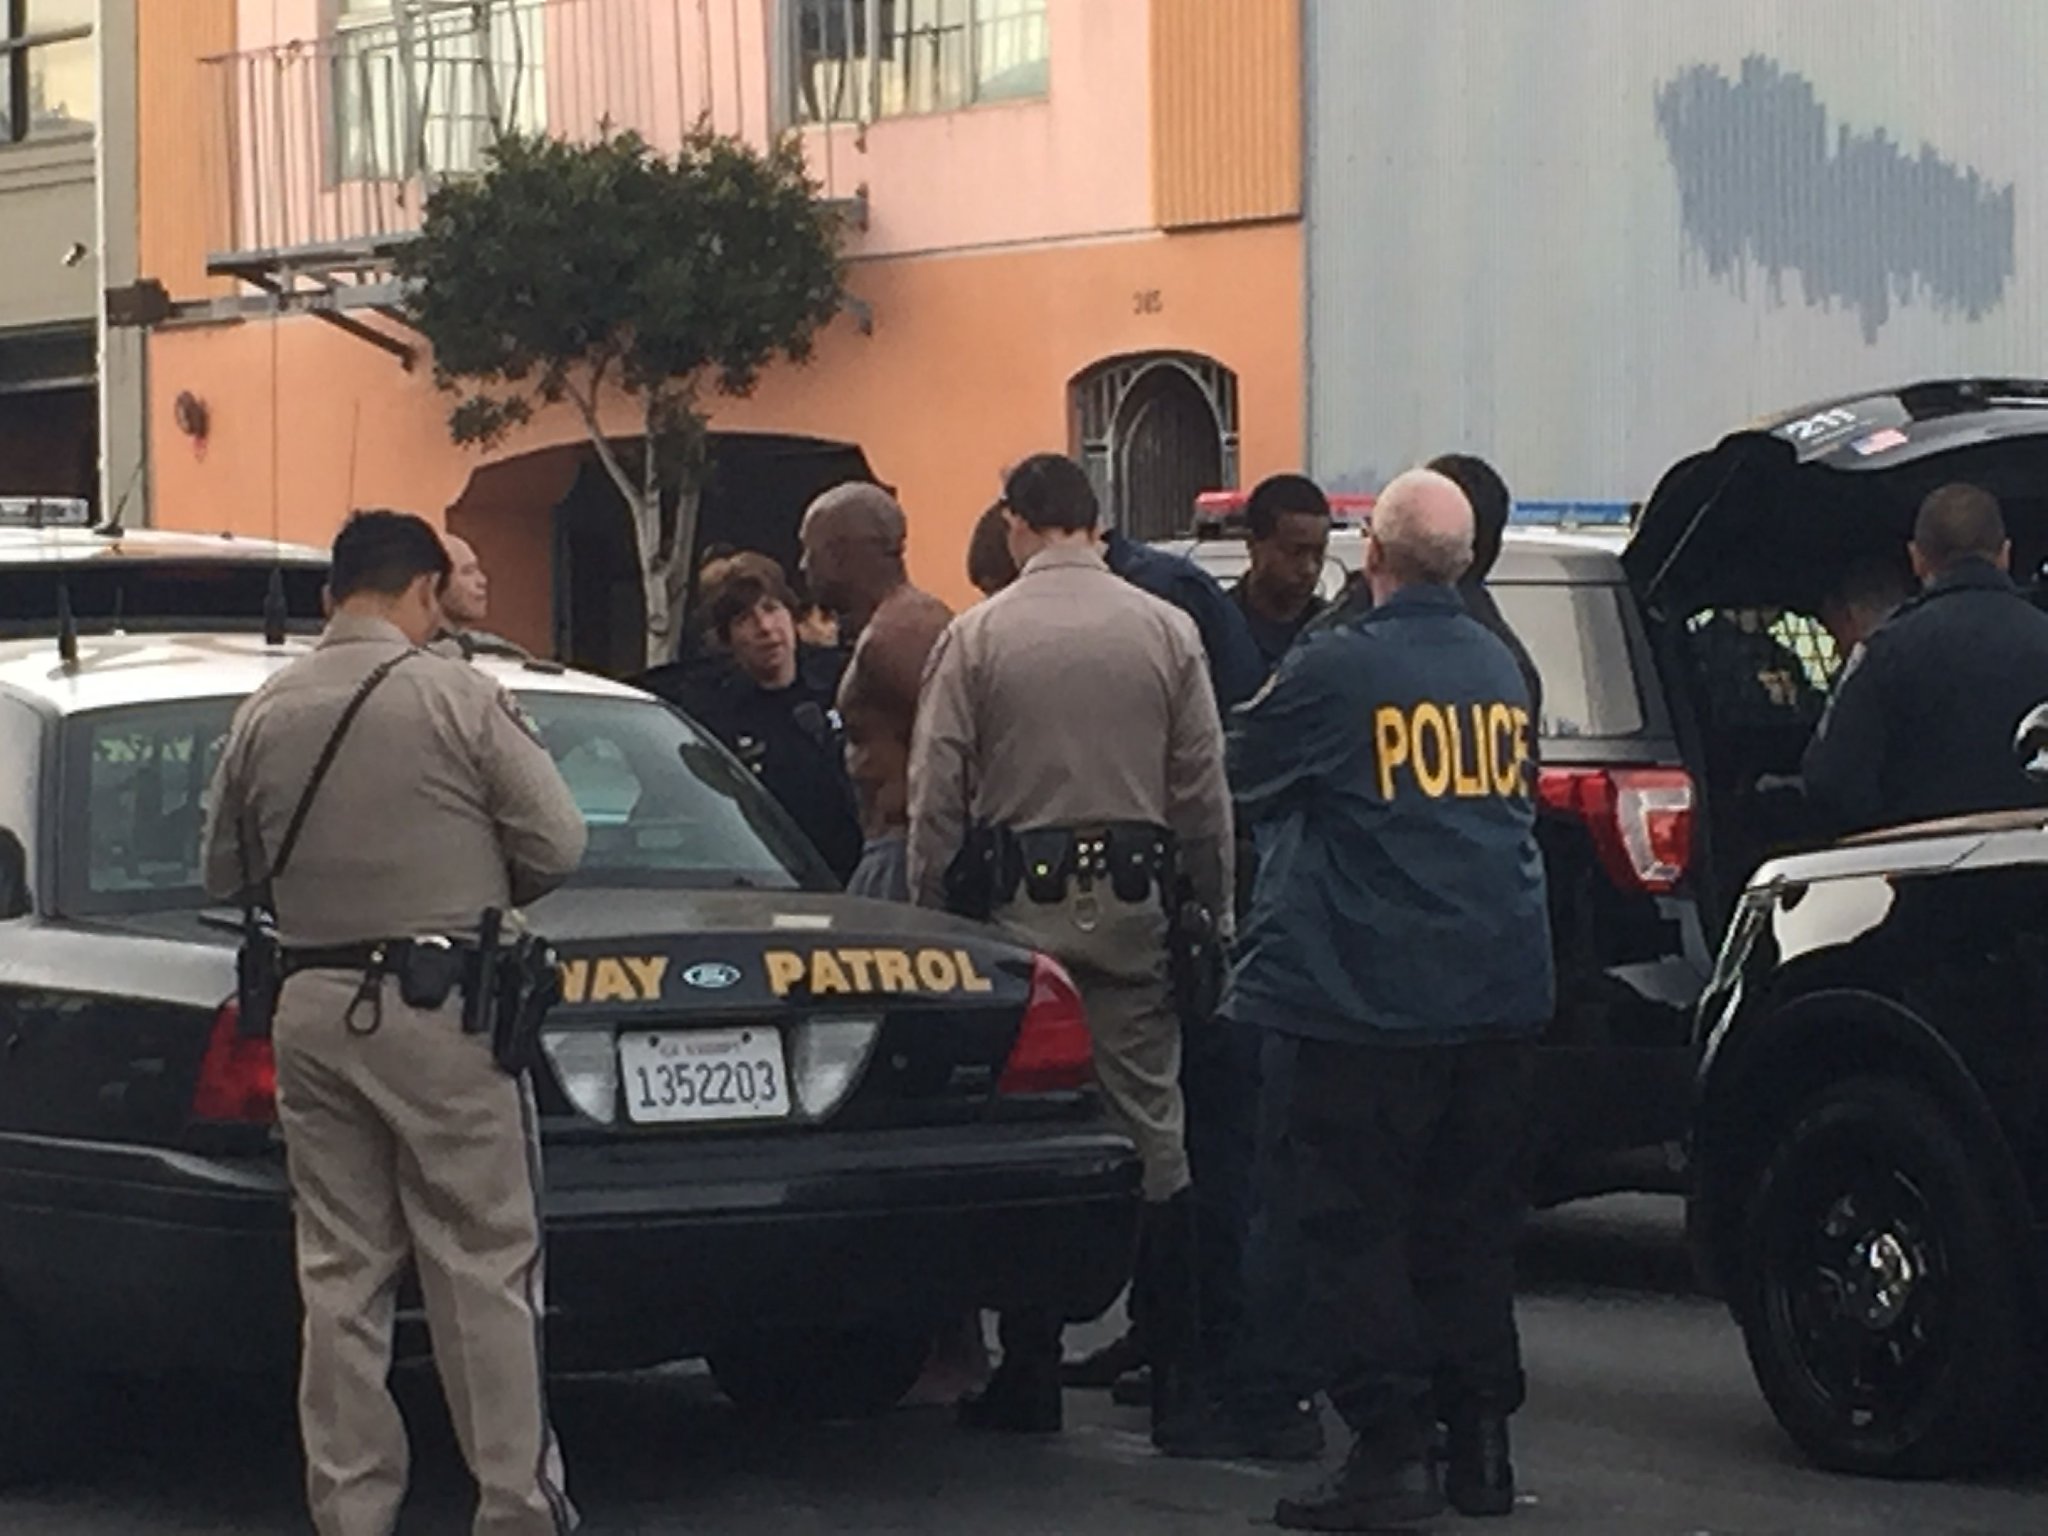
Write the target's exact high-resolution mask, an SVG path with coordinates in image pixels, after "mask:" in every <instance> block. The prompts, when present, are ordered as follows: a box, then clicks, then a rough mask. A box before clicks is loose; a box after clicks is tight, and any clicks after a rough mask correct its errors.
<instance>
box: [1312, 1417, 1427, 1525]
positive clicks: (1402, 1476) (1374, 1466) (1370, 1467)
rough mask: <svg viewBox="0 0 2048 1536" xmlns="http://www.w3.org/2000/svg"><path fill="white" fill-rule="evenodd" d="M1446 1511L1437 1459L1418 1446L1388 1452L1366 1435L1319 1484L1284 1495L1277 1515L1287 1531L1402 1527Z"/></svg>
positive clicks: (1422, 1522)
mask: <svg viewBox="0 0 2048 1536" xmlns="http://www.w3.org/2000/svg"><path fill="white" fill-rule="evenodd" d="M1443 1512H1444V1491H1443V1485H1442V1484H1441V1483H1440V1482H1439V1481H1438V1480H1437V1471H1436V1464H1435V1463H1434V1462H1433V1461H1432V1460H1431V1459H1430V1458H1429V1457H1428V1456H1426V1455H1423V1454H1422V1453H1421V1452H1420V1451H1417V1452H1415V1453H1413V1454H1403V1455H1400V1456H1393V1457H1390V1456H1388V1455H1387V1454H1386V1453H1385V1452H1384V1451H1383V1450H1380V1449H1378V1448H1377V1447H1375V1446H1372V1445H1370V1444H1369V1443H1368V1442H1367V1441H1366V1440H1365V1439H1364V1438H1362V1437H1361V1438H1360V1439H1359V1440H1357V1441H1356V1442H1354V1443H1353V1445H1352V1447H1351V1454H1350V1455H1349V1456H1347V1457H1345V1459H1344V1465H1343V1467H1342V1468H1341V1469H1339V1470H1338V1471H1337V1473H1336V1474H1335V1475H1334V1476H1332V1477H1331V1478H1329V1479H1328V1480H1327V1481H1326V1482H1324V1483H1323V1484H1322V1485H1321V1486H1320V1487H1317V1488H1315V1489H1314V1490H1312V1491H1311V1492H1308V1493H1305V1494H1303V1495H1301V1496H1300V1497H1299V1498H1294V1499H1282V1500H1281V1501H1280V1502H1279V1504H1278V1505H1277V1506H1276V1507H1275V1508H1274V1510H1273V1520H1274V1523H1275V1524H1277V1525H1278V1526H1279V1527H1280V1528H1281V1529H1282V1530H1285V1531H1383V1532H1384V1531H1403V1530H1407V1529H1409V1528H1411V1527H1423V1526H1427V1525H1428V1524H1429V1523H1430V1522H1431V1521H1433V1520H1434V1519H1436V1517H1437V1516H1438V1515H1441V1514H1442V1513H1443Z"/></svg>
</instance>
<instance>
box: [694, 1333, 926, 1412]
mask: <svg viewBox="0 0 2048 1536" xmlns="http://www.w3.org/2000/svg"><path fill="white" fill-rule="evenodd" d="M933 1334H934V1330H933V1329H931V1328H924V1327H912V1326H909V1325H905V1324H900V1323H892V1324H878V1325H875V1326H871V1327H867V1328H856V1329H822V1328H800V1329H799V1328H791V1329H761V1330H758V1331H753V1332H747V1333H742V1334H738V1335H735V1336H734V1337H732V1338H729V1339H727V1340H726V1341H725V1342H724V1343H722V1344H721V1345H720V1346H719V1347H718V1349H716V1350H714V1351H713V1352H712V1354H711V1357H710V1364H711V1376H712V1379H713V1380H714V1381H716V1382H717V1383H718V1389H719V1390H720V1391H721V1392H723V1393H724V1394H725V1395H726V1396H727V1397H728V1398H730V1399H731V1400H732V1402H733V1405H734V1406H735V1407H737V1408H738V1409H739V1410H740V1411H741V1412H742V1413H746V1414H751V1415H755V1416H758V1417H761V1418H768V1419H803V1420H816V1419H853V1418H867V1417H870V1416H872V1415H874V1414H878V1413H885V1412H887V1411H888V1410H889V1409H891V1408H893V1407H895V1406H896V1404H897V1403H899V1402H901V1401H902V1400H903V1397H904V1394H906V1393H907V1392H909V1391H910V1389H911V1388H912V1387H913V1386H915V1385H916V1384H917V1379H918V1377H919V1376H920V1375H921V1374H923V1371H924V1367H925V1361H926V1360H927V1359H928V1358H929V1357H930V1355H931V1348H932V1338H933Z"/></svg>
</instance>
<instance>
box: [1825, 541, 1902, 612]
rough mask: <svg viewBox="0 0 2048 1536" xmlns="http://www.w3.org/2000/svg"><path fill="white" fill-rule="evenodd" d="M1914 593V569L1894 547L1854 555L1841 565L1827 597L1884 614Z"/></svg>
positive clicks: (1900, 551)
mask: <svg viewBox="0 0 2048 1536" xmlns="http://www.w3.org/2000/svg"><path fill="white" fill-rule="evenodd" d="M1912 595H1913V570H1912V567H1911V566H1910V565H1908V564H1907V563H1906V559H1905V552H1904V551H1903V550H1901V549H1899V548H1898V547H1897V546H1893V547H1892V548H1890V549H1889V550H1884V551H1876V550H1873V551H1871V552H1870V553H1868V554H1863V555H1859V556H1857V557H1856V558H1855V559H1853V560H1851V561H1850V562H1849V563H1848V565H1846V566H1844V567H1843V568H1842V573H1841V575H1839V576H1837V577H1836V578H1835V580H1834V581H1833V583H1832V584H1831V585H1830V586H1829V589H1828V598H1829V599H1830V600H1831V601H1833V602H1836V603H1840V604H1841V605H1842V606H1844V607H1847V608H1860V609H1866V610H1868V611H1870V612H1872V613H1886V612H1889V611H1890V610H1892V609H1894V608H1896V607H1898V606H1899V604H1901V603H1903V602H1904V601H1905V600H1906V599H1907V598H1909V597H1911V596H1912Z"/></svg>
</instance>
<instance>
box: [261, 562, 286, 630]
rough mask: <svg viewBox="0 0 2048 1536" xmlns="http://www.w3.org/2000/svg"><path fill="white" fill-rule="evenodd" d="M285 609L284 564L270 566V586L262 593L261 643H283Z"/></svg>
mask: <svg viewBox="0 0 2048 1536" xmlns="http://www.w3.org/2000/svg"><path fill="white" fill-rule="evenodd" d="M286 617H287V611H286V608H285V601H284V566H283V565H281V564H279V565H273V566H272V567H271V568H270V588H269V590H268V591H266V592H265V593H264V594H263V643H264V644H265V645H273V646H275V645H283V644H284V626H285V619H286Z"/></svg>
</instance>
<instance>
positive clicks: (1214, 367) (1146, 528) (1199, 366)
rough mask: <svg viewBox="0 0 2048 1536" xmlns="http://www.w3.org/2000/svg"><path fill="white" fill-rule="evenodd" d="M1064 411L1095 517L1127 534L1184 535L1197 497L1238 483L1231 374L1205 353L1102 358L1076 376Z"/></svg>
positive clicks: (1234, 385)
mask: <svg viewBox="0 0 2048 1536" xmlns="http://www.w3.org/2000/svg"><path fill="white" fill-rule="evenodd" d="M1069 408H1070V413H1071V417H1072V423H1073V425H1072V436H1073V445H1074V451H1075V455H1076V457H1078V458H1079V459H1080V461H1081V462H1082V464H1083V465H1085V466H1086V468H1087V470H1088V478H1089V479H1090V480H1091V481H1093V482H1094V484H1095V494H1096V495H1097V497H1099V498H1100V500H1101V502H1102V511H1103V515H1104V517H1105V518H1106V519H1107V520H1108V522H1109V523H1110V525H1111V526H1112V527H1116V528H1121V529H1123V530H1124V532H1126V533H1128V534H1129V535H1130V536H1131V537H1132V538H1134V539H1170V538H1174V537H1176V536H1178V535H1181V534H1185V533H1186V532H1187V531H1188V530H1189V529H1190V528H1191V527H1193V526H1194V516H1195V498H1196V497H1197V496H1199V495H1201V494H1202V492H1204V491H1214V490H1224V489H1228V488H1230V487H1233V486H1235V485H1236V484H1237V375H1236V374H1235V373H1233V372H1231V371H1230V369H1228V368H1226V367H1224V366H1223V365H1222V364H1221V363H1219V362H1217V361H1216V360H1215V359H1213V358H1208V357H1201V356H1198V355H1196V354H1194V353H1191V352H1147V353H1141V354H1139V355H1138V356H1135V357H1116V358H1110V359H1109V360H1108V361H1106V362H1102V363H1098V364H1097V365H1096V366H1095V367H1093V368H1091V369H1089V370H1088V371H1087V372H1086V373H1084V374H1082V375H1081V376H1080V377H1079V378H1077V379H1075V380H1074V382H1073V384H1072V386H1071V387H1070V389H1069Z"/></svg>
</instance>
